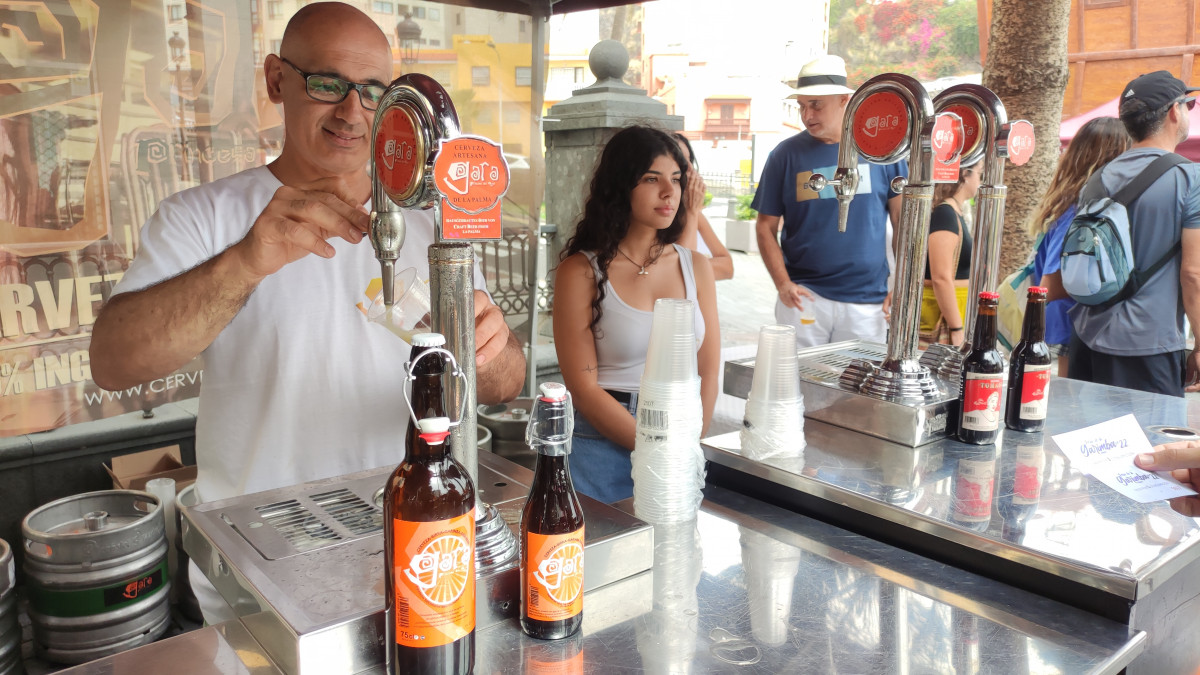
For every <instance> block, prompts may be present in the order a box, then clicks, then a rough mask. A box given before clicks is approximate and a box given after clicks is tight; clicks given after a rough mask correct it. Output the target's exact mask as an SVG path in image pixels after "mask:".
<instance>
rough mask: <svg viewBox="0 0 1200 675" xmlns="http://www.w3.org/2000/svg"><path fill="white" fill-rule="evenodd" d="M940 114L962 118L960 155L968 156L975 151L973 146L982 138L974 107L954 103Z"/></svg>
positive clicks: (980, 126) (981, 126)
mask: <svg viewBox="0 0 1200 675" xmlns="http://www.w3.org/2000/svg"><path fill="white" fill-rule="evenodd" d="M942 112H948V113H954V114H955V115H958V116H959V117H960V118H962V125H963V145H962V154H964V155H969V154H971V153H972V152H974V151H975V146H976V145H978V144H979V142H980V140H981V139H982V138H983V122H982V120H980V119H979V113H978V112H977V111H976V110H975V108H974V107H972V106H969V105H966V104H965V103H955V104H954V105H948V106H946V109H945V110H943V111H942Z"/></svg>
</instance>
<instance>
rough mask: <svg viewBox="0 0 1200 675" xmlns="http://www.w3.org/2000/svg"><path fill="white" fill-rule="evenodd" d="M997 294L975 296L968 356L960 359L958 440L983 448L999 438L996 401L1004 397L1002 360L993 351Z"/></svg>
mask: <svg viewBox="0 0 1200 675" xmlns="http://www.w3.org/2000/svg"><path fill="white" fill-rule="evenodd" d="M999 304H1000V294H999V293H992V292H989V291H984V292H982V293H980V294H979V313H978V315H977V316H976V318H975V335H974V336H973V337H972V340H971V353H970V354H968V355H967V358H965V359H963V365H962V376H961V380H960V384H961V386H960V387H959V391H961V392H962V402H961V403H962V404H961V406H959V415H958V440H960V441H962V442H963V443H974V444H976V445H983V444H985V443H994V442H996V438H997V437H998V436H999V435H1000V416H1001V412H1000V411H1001V406H1000V399H1001V398H1002V397H1003V395H1004V357H1003V356H1001V355H1000V350H998V349H996V308H997V306H998V305H999Z"/></svg>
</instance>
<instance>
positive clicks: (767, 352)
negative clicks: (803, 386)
mask: <svg viewBox="0 0 1200 675" xmlns="http://www.w3.org/2000/svg"><path fill="white" fill-rule="evenodd" d="M799 397H800V373H799V370H798V367H797V364H796V329H795V328H794V327H792V326H779V325H775V326H763V327H762V328H760V329H759V331H758V355H757V356H756V357H755V358H754V379H753V380H751V383H750V397H749V400H752V401H757V402H759V403H767V402H771V401H790V400H793V399H796V398H799Z"/></svg>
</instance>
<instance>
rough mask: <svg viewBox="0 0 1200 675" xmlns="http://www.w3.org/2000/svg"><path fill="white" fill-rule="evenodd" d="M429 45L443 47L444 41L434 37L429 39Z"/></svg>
mask: <svg viewBox="0 0 1200 675" xmlns="http://www.w3.org/2000/svg"><path fill="white" fill-rule="evenodd" d="M429 46H430V47H441V46H442V41H441V40H439V39H437V38H433V39H431V40H430V41H429Z"/></svg>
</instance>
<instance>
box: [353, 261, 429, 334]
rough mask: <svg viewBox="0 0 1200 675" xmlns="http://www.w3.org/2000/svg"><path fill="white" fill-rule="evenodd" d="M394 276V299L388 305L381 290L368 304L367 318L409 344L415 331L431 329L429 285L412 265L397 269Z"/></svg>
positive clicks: (423, 331)
mask: <svg viewBox="0 0 1200 675" xmlns="http://www.w3.org/2000/svg"><path fill="white" fill-rule="evenodd" d="M394 279H395V285H396V286H395V288H396V302H395V303H394V304H393V305H392V306H391V307H388V306H387V305H384V304H383V291H380V292H379V293H378V294H376V295H375V299H374V300H373V301H372V302H371V306H370V307H368V308H367V319H368V320H370V321H373V322H374V323H377V324H379V325H381V326H383V327H384V328H387V329H388V330H390V331H392V332H393V333H395V334H396V335H397V336H399V338H400V339H401V340H404V341H405V342H407V343H409V344H412V339H413V336H414V335H416V334H417V333H428V332H429V331H430V328H429V287H428V286H426V285H425V282H424V281H421V279H420V277H418V276H417V270H416V268H415V267H409V268H407V269H403V270H400V271H399V272H397V273H396V276H395V277H394Z"/></svg>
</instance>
